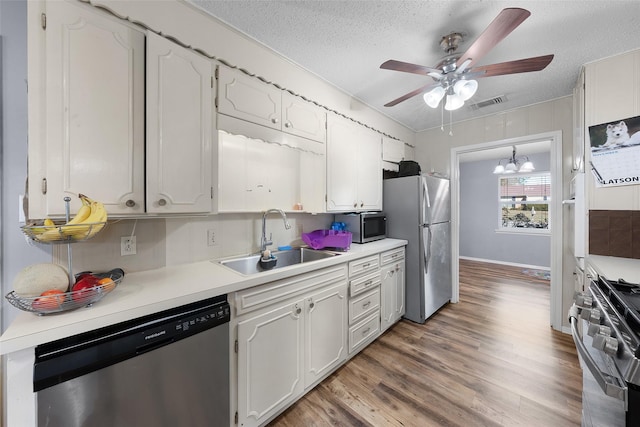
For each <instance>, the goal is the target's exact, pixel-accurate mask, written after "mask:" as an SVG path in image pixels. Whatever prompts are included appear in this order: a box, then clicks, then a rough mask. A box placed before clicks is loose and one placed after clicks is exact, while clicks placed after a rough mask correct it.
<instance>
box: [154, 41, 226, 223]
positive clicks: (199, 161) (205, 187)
mask: <svg viewBox="0 0 640 427" xmlns="http://www.w3.org/2000/svg"><path fill="white" fill-rule="evenodd" d="M212 77H213V64H212V62H211V61H210V60H209V59H208V58H206V57H204V56H202V55H199V54H197V53H196V52H194V51H192V50H190V49H186V48H184V47H182V46H179V45H177V44H176V43H174V42H172V41H170V40H167V39H165V38H164V37H161V36H159V35H156V34H154V33H151V32H149V33H148V35H147V148H146V152H147V156H146V166H147V173H146V174H147V212H151V213H190V212H204V213H207V212H210V211H211V209H212V196H211V185H212V183H211V180H212V153H211V128H212V126H211V122H212V120H213V116H212V99H213V97H212V92H213V90H214V89H213V85H212Z"/></svg>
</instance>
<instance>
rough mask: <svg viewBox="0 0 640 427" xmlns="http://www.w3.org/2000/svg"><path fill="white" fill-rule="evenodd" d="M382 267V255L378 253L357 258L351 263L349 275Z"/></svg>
mask: <svg viewBox="0 0 640 427" xmlns="http://www.w3.org/2000/svg"><path fill="white" fill-rule="evenodd" d="M379 267H380V257H379V256H378V255H372V256H368V257H366V258H361V259H357V260H355V261H351V262H350V263H349V277H352V276H357V275H360V274H364V273H366V272H369V271H373V270H377V269H378V268H379Z"/></svg>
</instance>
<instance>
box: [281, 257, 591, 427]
mask: <svg viewBox="0 0 640 427" xmlns="http://www.w3.org/2000/svg"><path fill="white" fill-rule="evenodd" d="M521 270H522V269H520V268H517V267H508V266H499V265H497V264H486V263H481V262H477V261H468V260H461V261H460V302H459V303H458V304H448V305H447V306H445V307H443V308H442V309H441V310H440V311H438V312H437V313H436V314H435V315H434V316H433V317H431V318H430V319H428V320H427V322H426V323H425V324H424V325H420V324H416V323H412V322H410V321H407V320H402V321H400V322H399V323H397V324H396V325H395V326H393V327H392V328H391V329H390V330H389V331H387V332H386V333H385V334H384V335H382V336H381V337H380V338H379V339H378V340H377V341H376V342H374V343H373V344H371V345H370V346H368V347H367V348H366V349H365V350H363V351H362V352H361V353H360V354H358V355H357V356H356V357H354V358H353V359H351V360H350V361H349V362H347V363H346V364H345V365H344V366H343V367H341V368H340V369H339V370H337V371H336V372H335V373H333V374H332V375H331V376H330V377H329V378H327V379H326V380H325V381H323V382H322V383H321V384H320V385H318V386H317V387H316V388H315V389H313V390H312V391H310V392H309V393H308V394H307V395H306V396H304V397H303V398H302V399H300V400H299V401H298V402H297V403H296V404H294V405H293V406H292V407H290V408H289V409H288V410H287V411H286V412H284V413H283V414H281V415H280V416H279V417H278V418H276V419H275V420H274V421H273V422H272V423H271V424H270V426H296V427H299V426H328V425H336V426H465V427H468V426H474V427H475V426H532V427H533V426H544V427H554V426H562V427H567V426H579V425H580V413H581V408H582V405H581V393H582V376H581V371H580V366H579V364H578V359H577V355H576V350H575V346H574V344H573V341H572V339H571V337H570V336H569V335H566V334H563V333H560V332H557V331H554V330H553V329H551V327H550V326H549V282H548V281H545V280H541V279H536V278H533V277H529V276H527V275H524V274H522V272H521Z"/></svg>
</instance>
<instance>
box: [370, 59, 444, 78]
mask: <svg viewBox="0 0 640 427" xmlns="http://www.w3.org/2000/svg"><path fill="white" fill-rule="evenodd" d="M380 68H382V69H384V70H394V71H402V72H405V73H412V74H420V75H422V76H426V75H428V74H429V73H438V75H442V70H438V69H436V68H430V67H425V66H424V65H418V64H410V63H408V62H402V61H396V60H394V59H390V60H388V61H386V62H384V63H383V64H382V65H380Z"/></svg>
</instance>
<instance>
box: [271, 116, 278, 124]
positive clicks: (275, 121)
mask: <svg viewBox="0 0 640 427" xmlns="http://www.w3.org/2000/svg"><path fill="white" fill-rule="evenodd" d="M278 122H279V120H278V119H276V118H275V117H274V118H273V119H271V123H274V124H275V123H278Z"/></svg>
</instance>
